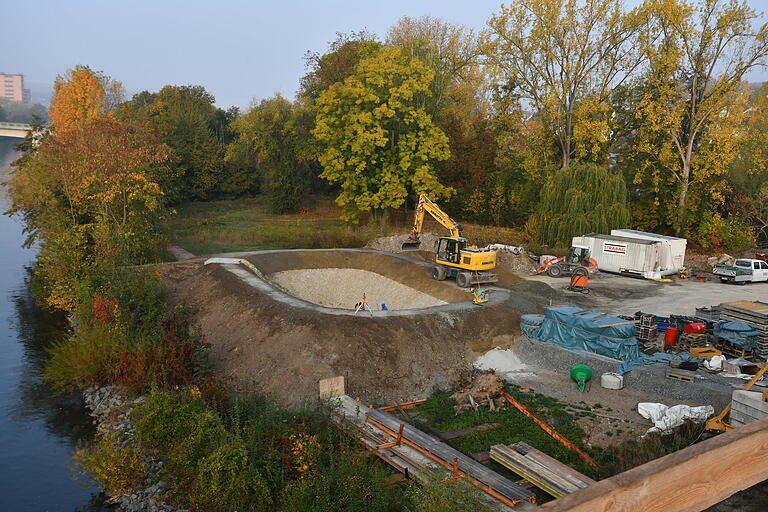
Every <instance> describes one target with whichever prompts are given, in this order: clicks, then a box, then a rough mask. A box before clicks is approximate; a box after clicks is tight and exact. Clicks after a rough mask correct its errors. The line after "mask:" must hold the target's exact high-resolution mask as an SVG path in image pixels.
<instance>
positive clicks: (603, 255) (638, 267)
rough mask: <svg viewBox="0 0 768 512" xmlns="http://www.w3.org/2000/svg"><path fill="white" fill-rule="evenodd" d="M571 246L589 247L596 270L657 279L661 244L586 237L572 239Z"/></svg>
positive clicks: (594, 235) (608, 236)
mask: <svg viewBox="0 0 768 512" xmlns="http://www.w3.org/2000/svg"><path fill="white" fill-rule="evenodd" d="M573 245H577V246H583V247H588V248H589V253H590V256H591V257H592V258H593V259H594V260H595V261H596V262H597V268H598V270H602V271H603V272H615V273H619V274H632V275H635V276H638V277H644V278H646V279H660V278H661V276H662V273H661V264H660V260H661V252H662V251H661V241H660V240H642V239H640V238H629V237H626V236H614V235H599V234H597V233H591V234H589V235H584V236H577V237H574V238H573Z"/></svg>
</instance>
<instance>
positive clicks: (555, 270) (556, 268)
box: [547, 263, 563, 277]
mask: <svg viewBox="0 0 768 512" xmlns="http://www.w3.org/2000/svg"><path fill="white" fill-rule="evenodd" d="M547 275H548V276H549V277H560V276H562V275H563V267H562V266H560V265H559V264H557V263H556V264H554V265H552V266H551V267H549V268H548V269H547Z"/></svg>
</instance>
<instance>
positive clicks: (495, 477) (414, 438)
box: [368, 410, 535, 502]
mask: <svg viewBox="0 0 768 512" xmlns="http://www.w3.org/2000/svg"><path fill="white" fill-rule="evenodd" d="M368 419H369V421H370V420H373V423H374V425H379V426H382V427H384V428H385V429H386V430H388V431H389V432H390V434H393V433H394V432H398V431H399V429H400V426H401V425H403V430H402V432H403V438H404V439H407V440H408V441H410V443H412V444H415V445H416V446H418V447H419V448H421V450H424V451H426V452H429V453H430V454H432V455H434V456H435V457H437V458H439V459H441V460H442V461H443V462H444V463H445V464H446V465H447V466H451V465H453V466H455V467H457V469H458V470H459V471H461V472H462V473H465V474H467V475H469V476H470V477H472V478H473V479H475V480H477V481H479V482H481V483H482V484H484V485H486V486H488V487H490V488H491V489H493V491H495V492H496V493H498V494H500V495H501V496H503V497H504V498H506V499H507V500H509V501H511V502H520V501H533V500H534V499H535V495H534V494H533V493H532V492H531V491H529V490H528V489H525V488H524V487H521V486H519V485H517V484H516V483H514V482H512V481H511V480H509V479H507V478H505V477H503V476H501V475H500V474H498V473H496V472H495V471H493V470H491V469H489V468H487V467H485V466H483V465H482V464H480V463H479V462H477V461H476V460H475V459H473V458H472V457H470V456H468V455H465V454H463V453H461V452H460V451H458V450H456V449H455V448H453V447H451V446H449V445H447V444H446V443H444V442H442V441H441V440H440V439H438V438H436V437H434V436H431V435H429V434H427V433H425V432H422V431H421V430H419V429H417V428H414V427H412V426H411V425H409V424H407V423H404V422H403V421H402V420H400V419H398V418H395V417H394V416H392V415H391V414H389V413H387V412H384V411H376V410H373V411H370V412H369V413H368Z"/></svg>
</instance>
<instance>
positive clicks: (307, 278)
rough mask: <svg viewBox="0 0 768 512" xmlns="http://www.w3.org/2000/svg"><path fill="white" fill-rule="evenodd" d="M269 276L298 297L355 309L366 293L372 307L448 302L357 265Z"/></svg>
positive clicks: (400, 307) (316, 302)
mask: <svg viewBox="0 0 768 512" xmlns="http://www.w3.org/2000/svg"><path fill="white" fill-rule="evenodd" d="M268 279H269V280H270V281H271V282H272V283H273V284H276V285H277V286H279V287H280V288H282V289H283V290H285V291H286V292H287V293H289V294H291V295H293V296H295V297H298V298H300V299H303V300H306V301H308V302H312V303H314V304H319V305H321V306H326V307H330V308H342V309H353V308H354V306H355V304H356V303H357V302H358V301H360V300H361V298H362V297H363V295H365V296H366V298H367V302H368V305H369V306H370V307H371V308H372V309H380V308H382V304H386V305H387V308H389V309H390V310H401V309H415V308H429V307H432V306H441V305H443V304H447V302H445V301H442V300H440V299H436V298H435V297H432V296H431V295H427V294H426V293H422V292H420V291H418V290H416V289H414V288H411V287H410V286H406V285H404V284H402V283H398V282H397V281H394V280H392V279H389V278H388V277H384V276H382V275H381V274H377V273H375V272H369V271H367V270H359V269H355V268H313V269H301V270H284V271H282V272H277V273H275V274H272V275H270V276H268ZM465 298H466V297H465Z"/></svg>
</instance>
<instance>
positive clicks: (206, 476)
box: [190, 442, 273, 511]
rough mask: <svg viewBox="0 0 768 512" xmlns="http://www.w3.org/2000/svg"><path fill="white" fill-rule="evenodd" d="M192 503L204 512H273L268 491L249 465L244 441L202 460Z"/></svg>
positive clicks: (232, 444) (192, 493) (230, 444)
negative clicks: (270, 511)
mask: <svg viewBox="0 0 768 512" xmlns="http://www.w3.org/2000/svg"><path fill="white" fill-rule="evenodd" d="M190 501H191V502H192V503H194V505H195V507H196V508H198V509H199V510H205V511H209V510H210V511H219V510H221V511H229V510H250V511H267V510H273V508H272V496H271V495H270V493H269V489H268V488H267V486H266V484H265V483H264V481H263V479H262V477H261V475H260V474H259V472H258V470H256V469H254V468H252V467H250V466H249V464H248V456H247V455H246V452H245V447H244V446H243V444H242V442H231V443H226V444H223V445H221V446H219V447H218V448H216V450H214V451H213V452H212V453H211V454H210V455H208V456H207V457H205V458H203V459H202V460H201V461H200V463H199V464H198V467H197V479H196V480H195V484H194V485H193V486H192V489H191V493H190Z"/></svg>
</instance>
